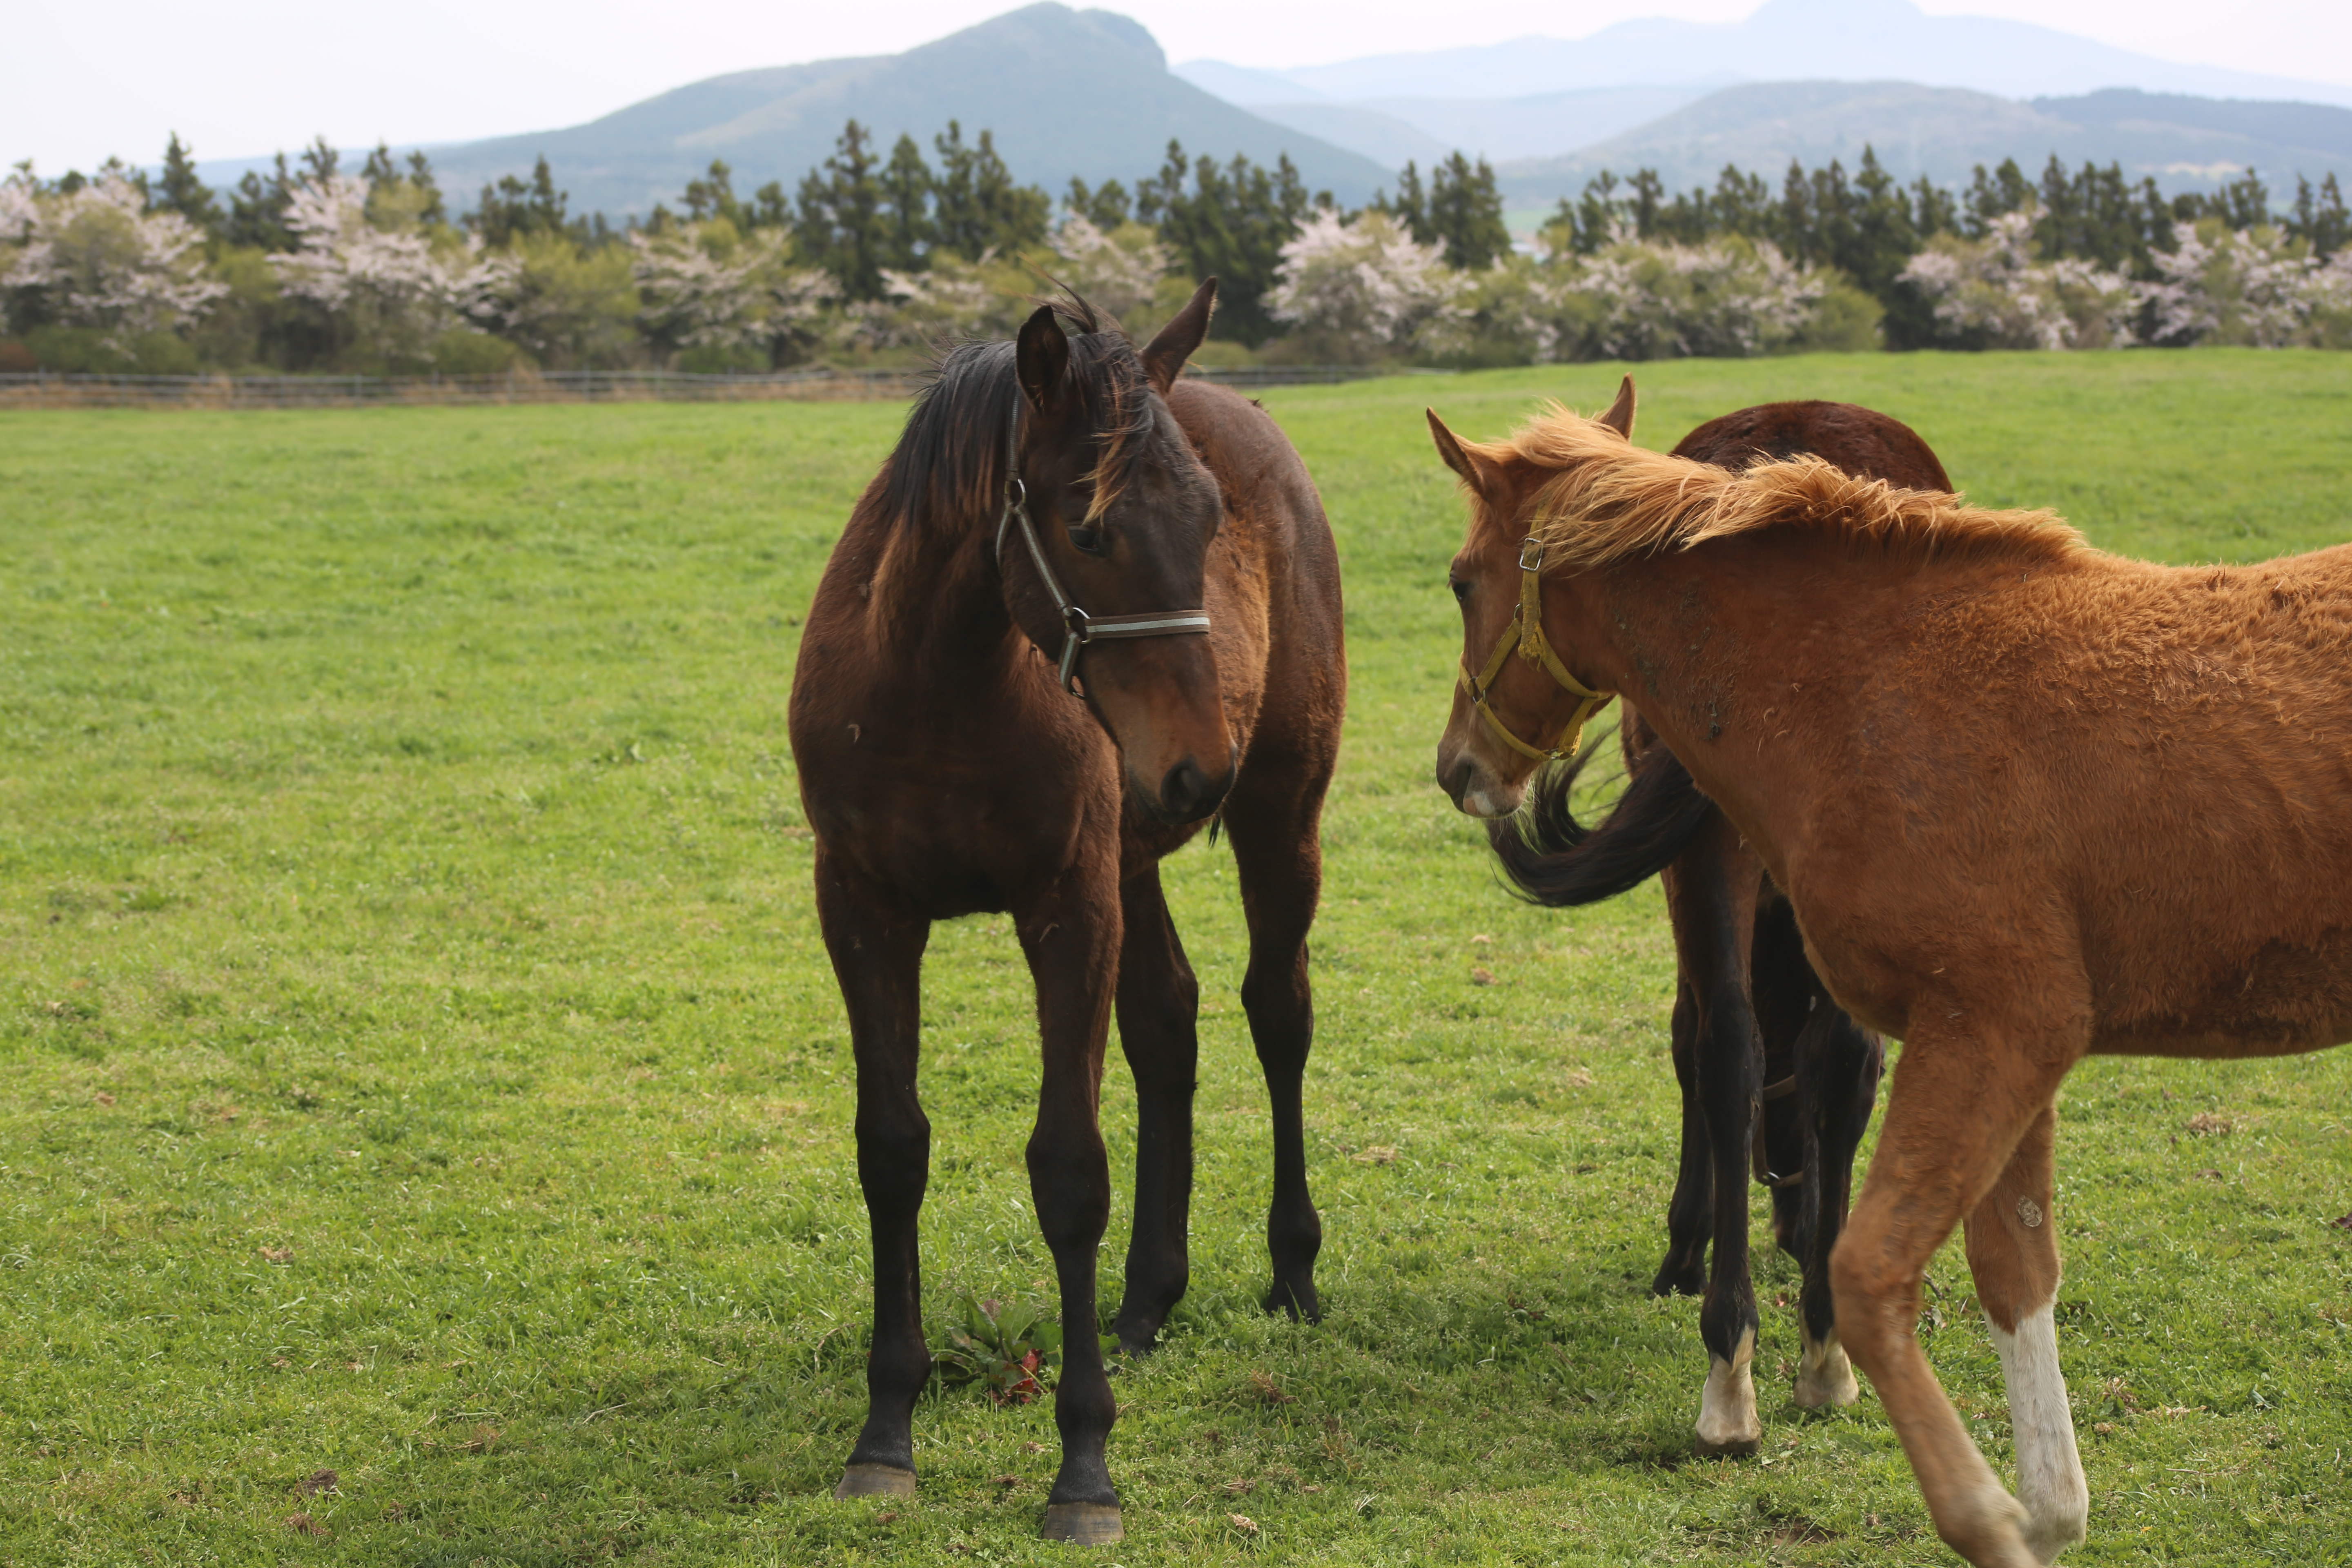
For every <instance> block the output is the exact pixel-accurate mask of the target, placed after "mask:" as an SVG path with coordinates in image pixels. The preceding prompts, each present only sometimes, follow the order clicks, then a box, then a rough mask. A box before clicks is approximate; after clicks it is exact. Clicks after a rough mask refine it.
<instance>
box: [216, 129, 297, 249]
mask: <svg viewBox="0 0 2352 1568" xmlns="http://www.w3.org/2000/svg"><path fill="white" fill-rule="evenodd" d="M295 184H296V181H295V178H294V174H293V171H292V170H290V169H289V168H288V167H287V166H286V154H285V153H278V160H277V166H276V167H275V168H274V169H273V170H272V171H271V172H270V174H268V176H266V177H265V176H264V175H263V174H260V173H259V171H257V170H253V169H248V170H247V171H246V173H245V177H244V178H243V179H241V180H239V181H237V183H236V191H235V192H233V193H232V194H231V195H230V196H229V202H228V225H227V238H228V242H229V243H230V244H231V245H245V246H256V247H259V248H261V249H263V250H292V249H293V248H294V231H293V230H292V229H290V228H288V227H287V226H286V209H287V206H288V205H289V204H290V203H291V202H292V201H293V198H294V186H295Z"/></svg>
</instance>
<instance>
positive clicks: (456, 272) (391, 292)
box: [269, 174, 513, 360]
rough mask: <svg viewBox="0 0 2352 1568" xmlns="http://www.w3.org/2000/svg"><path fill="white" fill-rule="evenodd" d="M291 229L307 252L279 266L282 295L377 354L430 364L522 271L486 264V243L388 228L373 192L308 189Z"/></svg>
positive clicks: (301, 190)
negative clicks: (439, 344) (444, 338)
mask: <svg viewBox="0 0 2352 1568" xmlns="http://www.w3.org/2000/svg"><path fill="white" fill-rule="evenodd" d="M286 226H287V227H288V228H289V229H290V230H292V231H293V234H294V237H295V241H296V244H297V247H298V248H297V249H295V250H294V251H293V252H291V253H290V254H288V255H283V256H273V257H271V258H269V261H270V265H271V266H272V267H274V268H277V270H278V286H279V287H280V288H281V289H284V290H285V292H286V293H287V294H288V295H289V296H291V297H292V298H295V299H298V300H310V302H311V303H312V304H314V305H317V306H318V307H319V308H320V310H324V311H325V312H326V313H327V314H328V315H329V316H330V317H331V318H333V319H334V320H335V321H337V322H338V323H339V324H340V325H341V326H342V327H343V328H344V329H345V330H346V331H349V332H350V333H351V334H352V340H353V341H354V342H357V343H358V344H359V345H360V346H361V347H362V348H363V349H365V350H367V351H369V352H370V353H373V354H375V355H377V356H379V357H382V358H383V359H386V360H401V359H409V360H425V359H430V358H431V356H432V345H433V340H434V339H435V338H436V336H438V335H439V334H440V333H441V332H442V331H446V329H448V328H450V327H452V326H455V325H457V322H458V321H459V320H460V319H461V318H463V317H464V316H466V314H467V312H468V311H469V310H476V309H478V308H480V306H481V303H482V301H483V300H485V299H486V298H487V297H488V296H490V295H492V294H494V293H495V292H496V291H497V290H498V289H499V287H500V286H501V285H502V284H503V283H505V282H506V281H507V279H508V277H509V272H510V269H511V268H512V266H513V262H512V259H511V258H508V257H504V256H492V257H486V256H484V255H483V254H482V249H481V241H480V239H479V237H476V236H472V235H467V236H465V237H458V236H457V235H456V234H455V233H454V232H452V231H450V230H448V229H446V227H445V228H442V229H440V230H438V231H437V232H434V231H428V230H426V229H425V228H424V227H422V226H415V225H413V224H412V225H397V224H395V225H392V226H387V225H384V224H380V223H379V222H378V221H377V220H376V218H375V217H374V216H372V215H371V213H370V210H369V189H368V184H367V182H366V181H364V180H357V179H353V178H352V177H351V176H350V175H347V174H332V175H330V176H328V177H327V178H325V179H323V180H305V181H304V182H303V183H302V184H299V185H297V186H295V187H294V189H293V190H292V192H291V193H290V196H289V202H288V205H287V209H286Z"/></svg>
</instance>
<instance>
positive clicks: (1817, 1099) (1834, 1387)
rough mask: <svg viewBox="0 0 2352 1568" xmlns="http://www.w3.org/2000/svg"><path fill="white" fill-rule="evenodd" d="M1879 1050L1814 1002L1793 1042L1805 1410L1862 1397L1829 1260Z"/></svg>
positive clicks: (1834, 1008) (1873, 1096) (1800, 1368)
mask: <svg viewBox="0 0 2352 1568" xmlns="http://www.w3.org/2000/svg"><path fill="white" fill-rule="evenodd" d="M1884 1060H1885V1047H1882V1046H1881V1045H1880V1044H1879V1041H1878V1037H1877V1036H1875V1035H1873V1034H1871V1033H1870V1032H1868V1031H1867V1030H1865V1029H1864V1028H1862V1027H1861V1026H1859V1025H1857V1024H1856V1023H1854V1021H1853V1019H1852V1018H1851V1017H1848V1016H1846V1013H1845V1010H1844V1009H1843V1008H1842V1007H1840V1006H1839V1005H1837V1004H1836V1003H1835V1002H1832V1001H1831V1000H1830V998H1829V996H1828V994H1826V993H1822V994H1820V1000H1819V1003H1818V1005H1816V1006H1815V1008H1814V1011H1813V1016H1812V1017H1811V1019H1809V1020H1808V1021H1807V1023H1806V1026H1805V1030H1804V1033H1803V1034H1801V1036H1799V1037H1798V1040H1797V1100H1798V1113H1799V1115H1800V1116H1801V1118H1802V1121H1803V1126H1804V1161H1805V1166H1804V1169H1805V1180H1804V1183H1803V1188H1802V1196H1803V1203H1804V1221H1803V1223H1802V1224H1801V1226H1799V1227H1798V1242H1799V1248H1800V1253H1799V1258H1798V1261H1799V1263H1800V1264H1801V1266H1802V1267H1803V1268H1804V1274H1805V1283H1804V1294H1803V1296H1802V1298H1801V1300H1800V1302H1799V1305H1798V1312H1799V1315H1800V1317H1801V1320H1802V1322H1803V1331H1804V1339H1805V1349H1804V1355H1803V1357H1802V1359H1801V1361H1800V1362H1799V1363H1798V1365H1797V1387H1796V1401H1797V1403H1798V1404H1799V1405H1803V1406H1804V1407H1806V1408H1807V1409H1819V1408H1820V1407H1821V1406H1822V1405H1851V1404H1853V1402H1854V1401H1855V1400H1856V1399H1857V1398H1859V1397H1860V1396H1861V1394H1862V1388H1861V1385H1860V1384H1857V1383H1856V1382H1855V1381H1854V1375H1853V1363H1852V1362H1850V1361H1849V1360H1847V1358H1846V1353H1845V1348H1844V1347H1843V1345H1841V1344H1839V1343H1838V1332H1837V1298H1836V1294H1835V1292H1833V1291H1832V1289H1830V1254H1831V1253H1832V1251H1833V1250H1834V1249H1835V1248H1836V1247H1837V1240H1838V1237H1839V1236H1840V1235H1841V1234H1842V1233H1843V1231H1844V1229H1845V1215H1846V1205H1847V1201H1848V1193H1849V1191H1850V1189H1851V1188H1852V1186H1853V1154H1854V1150H1855V1149H1856V1148H1858V1147H1859V1146H1860V1145H1861V1142H1862V1135H1863V1133H1864V1131H1865V1130H1867V1129H1868V1127H1869V1126H1870V1113H1871V1111H1872V1110H1873V1109H1874V1107H1875V1106H1876V1104H1877V1102H1878V1073H1879V1067H1880V1064H1881V1063H1882V1062H1883V1061H1884Z"/></svg>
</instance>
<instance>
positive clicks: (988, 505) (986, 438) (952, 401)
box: [882, 294, 1151, 522]
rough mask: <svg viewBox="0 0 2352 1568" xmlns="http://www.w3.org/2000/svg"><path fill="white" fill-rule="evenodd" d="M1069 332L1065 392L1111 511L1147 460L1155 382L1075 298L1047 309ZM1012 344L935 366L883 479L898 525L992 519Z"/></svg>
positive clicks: (1131, 350)
mask: <svg viewBox="0 0 2352 1568" xmlns="http://www.w3.org/2000/svg"><path fill="white" fill-rule="evenodd" d="M1053 304H1054V308H1055V310H1057V311H1059V312H1060V313H1061V314H1062V316H1063V317H1065V318H1066V320H1067V321H1068V323H1069V325H1070V327H1072V328H1073V329H1075V330H1074V331H1071V332H1070V334H1069V344H1070V373H1069V380H1070V384H1071V386H1072V387H1074V388H1075V389H1076V393H1077V397H1078V415H1079V421H1080V426H1079V427H1080V428H1082V429H1085V430H1087V431H1090V432H1091V433H1092V439H1093V441H1094V443H1095V447H1096V461H1095V471H1094V484H1095V490H1096V494H1097V497H1098V498H1101V499H1100V500H1098V503H1097V510H1099V506H1101V505H1105V504H1108V499H1109V498H1111V497H1115V496H1116V495H1117V493H1118V490H1119V489H1122V488H1124V486H1125V485H1126V483H1127V480H1128V478H1129V475H1130V474H1131V473H1132V472H1133V471H1134V468H1135V465H1136V463H1137V462H1138V461H1139V460H1140V458H1142V455H1143V448H1144V437H1146V436H1147V435H1148V434H1149V433H1150V426H1151V398H1150V390H1151V383H1150V377H1149V376H1148V375H1147V374H1145V372H1144V368H1143V361H1142V360H1141V359H1140V358H1139V356H1138V355H1137V353H1136V352H1135V344H1134V342H1132V341H1130V340H1129V337H1128V335H1127V334H1126V333H1125V332H1123V331H1120V330H1119V329H1118V327H1117V326H1116V325H1113V324H1111V323H1109V322H1108V321H1105V320H1104V319H1103V318H1102V317H1101V316H1100V315H1098V314H1097V311H1096V310H1095V309H1094V307H1093V306H1091V305H1089V304H1087V302H1086V301H1085V300H1082V299H1080V298H1078V297H1077V296H1076V294H1067V295H1066V296H1065V297H1064V298H1063V299H1060V300H1055V301H1053ZM1013 355H1014V345H1013V344H1012V343H1011V342H964V343H959V344H957V345H956V346H955V347H953V348H951V349H950V350H948V351H947V353H944V354H943V355H941V356H940V359H939V361H938V362H937V363H935V364H934V365H933V366H932V370H931V374H930V378H929V381H927V382H926V383H925V384H924V386H923V388H922V390H921V391H920V392H919V393H918V394H917V395H916V397H915V406H914V408H913V409H912V410H911V411H910V412H909V413H908V416H907V427H906V429H905V431H903V432H902V433H901V434H900V435H899V437H898V447H897V449H896V450H894V451H893V452H892V453H891V454H890V463H889V468H888V469H887V473H886V474H885V476H884V479H883V481H882V487H883V488H882V502H883V507H884V512H885V515H886V516H887V517H889V518H890V519H891V520H892V521H894V522H899V521H940V522H947V521H959V520H961V521H973V520H977V519H980V518H983V517H992V516H994V515H995V512H996V510H997V508H998V507H999V506H1000V505H1001V504H1002V503H1003V493H1004V442H1005V434H1006V431H1007V429H1008V428H1009V427H1010V425H1011V422H1012V420H1013V417H1014V416H1015V415H1016V413H1018V412H1019V410H1020V407H1021V388H1020V383H1019V379H1018V377H1017V376H1016V375H1015V374H1014V365H1013Z"/></svg>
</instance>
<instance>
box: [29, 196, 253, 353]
mask: <svg viewBox="0 0 2352 1568" xmlns="http://www.w3.org/2000/svg"><path fill="white" fill-rule="evenodd" d="M203 243H204V237H203V236H202V235H201V234H199V233H198V232H197V230H196V227H195V226H194V224H191V223H190V222H188V220H187V219H186V218H184V217H182V216H180V215H179V214H178V213H174V212H149V211H148V210H147V202H146V198H145V196H143V195H142V194H141V193H140V191H139V189H138V187H137V186H135V185H132V184H131V183H130V182H128V181H127V180H121V179H104V180H99V181H96V182H94V183H92V184H87V185H84V186H83V187H82V188H81V189H79V190H78V191H76V192H74V193H73V194H72V195H57V194H49V193H44V192H42V191H40V190H38V189H37V187H36V186H35V185H34V184H33V182H32V180H31V179H30V178H29V177H27V176H25V175H21V174H19V175H12V176H11V177H10V178H9V179H8V180H6V181H5V183H0V247H6V248H0V289H5V290H7V291H9V292H12V293H13V292H15V291H16V290H20V289H38V290H40V293H41V298H42V300H43V301H44V303H45V305H46V308H47V311H48V313H50V314H52V315H54V316H55V317H56V318H57V320H58V321H61V322H63V323H64V324H65V325H67V326H70V327H97V328H100V329H103V330H104V331H106V332H107V334H108V338H107V341H108V342H109V343H110V345H111V346H113V347H116V348H118V349H120V348H123V347H125V346H126V345H125V343H124V342H122V340H123V339H125V338H128V337H132V336H138V335H142V334H145V333H149V332H161V331H173V330H175V329H177V328H180V327H183V326H185V325H187V324H188V323H189V322H191V321H194V319H195V318H197V317H198V316H200V315H202V314H203V313H204V310H205V307H206V306H208V305H210V304H211V303H212V302H213V301H214V300H217V299H219V298H220V297H221V296H222V295H223V294H226V292H228V288H227V285H226V284H224V283H221V282H219V281H217V280H215V279H212V278H209V277H206V276H205V258H204V251H203Z"/></svg>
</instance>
